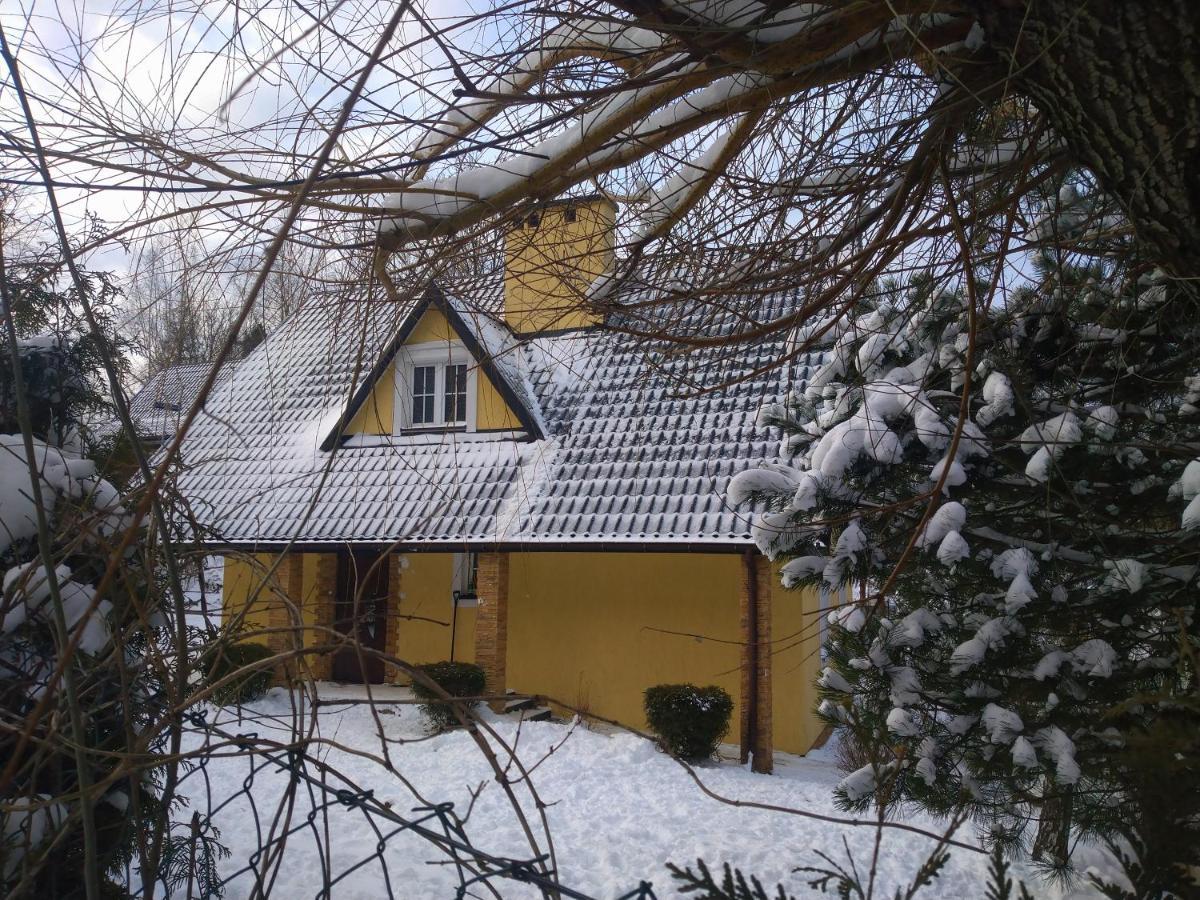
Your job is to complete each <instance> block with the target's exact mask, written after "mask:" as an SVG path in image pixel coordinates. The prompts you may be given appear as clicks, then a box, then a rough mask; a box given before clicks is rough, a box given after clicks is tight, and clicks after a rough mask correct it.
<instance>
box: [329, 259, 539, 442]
mask: <svg viewBox="0 0 1200 900" xmlns="http://www.w3.org/2000/svg"><path fill="white" fill-rule="evenodd" d="M430 309H435V310H437V311H438V312H440V313H441V314H442V315H443V316H445V318H446V321H447V323H449V325H450V328H451V329H452V330H453V331H454V333H455V334H456V335H457V336H458V338H459V340H461V341H462V342H463V346H465V347H466V348H467V352H469V353H470V354H471V357H472V358H473V359H474V360H475V362H476V363H477V364H478V365H479V370H480V371H481V372H482V373H483V374H484V375H485V376H486V377H487V379H488V381H490V382H491V384H492V386H493V387H494V388H495V389H496V391H497V393H499V394H500V397H501V398H502V399H503V400H504V402H505V403H506V404H508V407H509V409H510V410H511V411H512V412H513V414H514V415H515V416H516V417H517V420H518V421H519V422H520V423H521V427H522V429H523V430H524V431H525V432H526V433H527V434H528V435H529V436H530V437H531V438H533V439H534V440H540V439H542V438H544V437H546V429H545V426H544V424H543V419H542V416H541V410H540V409H539V408H538V404H537V398H536V397H535V396H534V394H533V391H532V389H531V387H530V386H529V383H528V380H527V379H525V378H524V377H523V376H522V375H521V373H520V370H519V368H518V367H517V366H516V365H515V363H514V361H513V360H512V359H511V358H510V357H511V356H512V354H514V353H515V352H517V351H516V348H515V347H513V346H512V345H511V344H509V343H508V342H507V341H506V340H505V339H504V335H503V333H502V331H501V328H500V326H499V325H492V324H491V323H486V324H485V323H479V324H478V325H476V324H475V323H472V322H471V321H470V319H469V317H468V316H467V315H465V314H464V312H462V311H460V310H459V309H458V308H457V306H456V304H454V303H452V302H450V300H449V299H448V298H447V297H446V295H445V294H444V293H442V290H441V288H439V287H438V286H437V285H436V284H434V283H432V282H431V283H430V285H429V287H428V288H426V290H425V294H424V296H423V297H422V298H421V299H420V300H419V301H418V302H417V303H416V305H415V306H414V307H413V308H412V309H411V310H410V311H409V313H408V315H407V316H406V317H405V319H404V321H403V322H401V324H400V328H399V330H398V331H397V332H396V335H395V337H393V338H392V340H391V341H390V342H389V343H388V346H387V348H386V349H385V350H384V352H383V355H382V356H381V357H380V358H379V359H378V360H377V361H376V363H375V365H374V366H372V367H371V371H370V372H369V373H367V377H366V378H365V379H364V380H363V382H362V384H360V385H359V387H358V390H356V391H355V392H354V396H353V397H352V398H351V399H350V404H349V405H348V406H347V407H346V410H345V411H344V412H343V413H342V415H341V417H340V418H339V419H338V422H337V425H335V426H334V428H333V430H332V431H331V432H330V433H329V434H328V436H326V438H325V440H324V441H322V442H321V449H322V450H325V451H329V450H332V449H333V448H334V447H336V446H337V445H338V442H339V439H340V438H342V437H345V436H347V435H348V434H349V432H348V430H347V429H348V428H349V426H350V424H351V423H352V422H353V421H354V417H355V415H357V413H358V411H359V410H360V409H361V408H362V407H363V405H364V404H365V403H366V402H367V401H368V400H369V399H370V397H371V395H372V393H373V392H374V390H375V388H376V386H377V385H378V384H379V383H380V381H381V380H382V379H383V378H384V376H385V375H386V374H387V373H388V372H389V371H390V370H391V366H392V363H393V362H394V360H395V358H396V354H397V353H399V352H400V348H401V347H403V346H404V345H405V344H406V343H407V342H408V338H409V337H410V336H411V335H412V333H413V330H414V329H415V328H416V327H417V325H418V323H419V322H420V321H421V319H422V317H423V316H424V315H425V313H426V312H428V311H429V310H430Z"/></svg>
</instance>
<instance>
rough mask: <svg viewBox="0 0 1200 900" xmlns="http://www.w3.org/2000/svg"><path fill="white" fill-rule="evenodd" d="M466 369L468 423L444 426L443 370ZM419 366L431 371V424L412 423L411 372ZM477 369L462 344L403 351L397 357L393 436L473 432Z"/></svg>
mask: <svg viewBox="0 0 1200 900" xmlns="http://www.w3.org/2000/svg"><path fill="white" fill-rule="evenodd" d="M464 365H465V366H466V367H467V420H466V422H446V420H445V416H446V366H464ZM420 366H433V367H434V385H435V393H434V401H433V421H432V422H420V423H414V422H413V420H412V413H413V370H414V369H416V368H418V367H420ZM478 368H479V367H478V366H477V365H475V361H474V360H473V359H472V358H471V354H470V352H469V351H468V350H467V348H466V347H465V346H464V345H463V343H462V342H461V341H438V342H437V343H436V344H430V345H428V346H422V345H420V344H418V345H417V346H415V347H405V348H402V349H401V351H400V352H399V353H397V354H396V403H395V409H396V415H395V416H394V419H395V427H394V428H393V429H392V430H393V432H395V433H396V434H405V433H412V432H419V431H458V432H462V431H466V432H473V431H475V398H476V381H475V379H476V372H477V370H478Z"/></svg>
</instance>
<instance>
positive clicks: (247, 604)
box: [221, 553, 325, 647]
mask: <svg viewBox="0 0 1200 900" xmlns="http://www.w3.org/2000/svg"><path fill="white" fill-rule="evenodd" d="M322 555H323V554H318V553H305V554H303V561H302V563H301V566H302V569H301V571H302V573H303V574H302V576H301V583H302V587H301V597H300V598H299V600H300V618H301V622H302V623H303V627H304V646H305V647H309V646H312V645H313V644H316V643H320V642H321V641H322V640H324V639H325V638H324V637H323V636H322V635H320V634H318V633H317V632H316V631H315V630H314V628H315V626H316V623H317V565H318V560H319V559H320V557H321V556H322ZM277 558H278V556H277V555H276V554H273V553H254V554H248V555H238V556H226V557H225V566H224V568H225V575H224V582H223V584H222V587H221V601H222V611H223V620H222V624H224V625H225V626H226V627H233V628H235V629H239V630H241V631H243V632H246V639H247V640H258V641H261V640H262V638H261V637H256V636H255V634H254V632H255V631H257V630H259V629H262V628H267V627H268V626H269V618H270V614H271V612H272V611H273V610H276V609H278V608H279V607H280V601H279V599H278V596H279V595H278V593H277V587H278V581H277V580H276V578H275V577H274V576H272V577H271V578H270V579H269V580H266V582H265V586H264V579H266V574H267V572H268V570H269V569H270V568H271V566H272V565H274V563H275V560H276V559H277ZM293 599H295V598H293Z"/></svg>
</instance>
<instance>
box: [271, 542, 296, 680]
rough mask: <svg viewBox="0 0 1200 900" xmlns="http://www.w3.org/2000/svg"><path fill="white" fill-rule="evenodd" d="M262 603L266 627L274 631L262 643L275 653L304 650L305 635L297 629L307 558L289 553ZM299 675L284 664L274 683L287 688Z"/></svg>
mask: <svg viewBox="0 0 1200 900" xmlns="http://www.w3.org/2000/svg"><path fill="white" fill-rule="evenodd" d="M263 599H264V600H265V602H266V604H267V609H266V612H267V616H266V618H267V626H268V627H269V628H270V629H271V632H270V633H269V634H266V635H264V636H263V643H265V644H266V645H267V646H268V647H270V648H271V649H272V650H274V651H275V652H276V653H287V652H289V651H292V650H295V649H296V648H297V647H299V646H302V644H303V633H302V632H301V631H300V630H299V629H298V628H297V627H296V614H297V612H298V610H299V607H300V604H301V603H302V602H303V600H304V558H303V557H302V556H301V555H300V554H299V553H288V554H287V555H285V556H284V557H283V559H282V560H280V562H279V565H278V566H276V567H275V573H274V575H273V576H272V580H271V582H270V583H269V584H268V585H267V589H266V590H265V591H264V593H263ZM293 607H295V610H293ZM296 671H297V669H296V664H295V662H291V661H289V662H285V663H282V664H280V665H279V666H277V667H276V671H275V680H276V681H277V682H278V683H280V684H288V683H290V682H291V681H293V680H294V678H295V675H296Z"/></svg>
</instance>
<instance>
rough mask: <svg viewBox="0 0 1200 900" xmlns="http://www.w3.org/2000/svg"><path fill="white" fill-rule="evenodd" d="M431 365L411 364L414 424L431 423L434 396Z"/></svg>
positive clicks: (433, 372)
mask: <svg viewBox="0 0 1200 900" xmlns="http://www.w3.org/2000/svg"><path fill="white" fill-rule="evenodd" d="M435 375H436V369H435V368H434V367H433V366H413V381H412V384H413V409H412V421H413V424H414V425H432V424H433V401H434V398H435V396H436V390H437V389H436V386H435V384H434V377H435Z"/></svg>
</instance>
